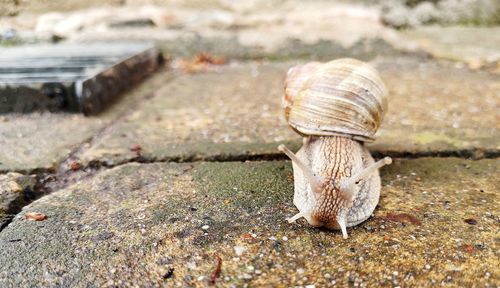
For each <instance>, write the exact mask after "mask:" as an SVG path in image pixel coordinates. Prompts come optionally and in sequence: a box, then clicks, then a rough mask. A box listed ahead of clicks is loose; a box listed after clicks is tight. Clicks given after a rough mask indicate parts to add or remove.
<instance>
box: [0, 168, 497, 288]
mask: <svg viewBox="0 0 500 288" xmlns="http://www.w3.org/2000/svg"><path fill="white" fill-rule="evenodd" d="M499 164H500V162H499V161H498V160H491V159H489V160H480V161H470V160H462V159H457V158H443V159H436V158H424V159H418V160H396V161H395V163H394V164H393V165H391V166H388V167H385V168H384V169H383V171H382V182H383V188H382V189H383V191H382V197H381V201H380V204H379V207H378V208H377V209H376V210H375V215H374V216H373V217H371V218H370V219H369V220H368V221H366V222H364V223H362V224H361V225H359V226H357V227H355V228H353V229H349V233H350V238H349V239H348V240H343V239H342V237H341V235H340V233H339V232H331V231H324V230H318V229H313V228H311V227H309V226H308V225H307V224H306V223H305V222H304V221H303V220H300V221H299V222H298V224H288V223H287V222H286V221H285V218H286V217H289V216H290V215H292V214H294V213H295V212H296V209H295V208H294V207H293V205H292V193H293V192H292V191H293V179H292V178H293V177H292V170H291V163H289V162H279V161H274V162H246V163H241V162H226V163H198V164H189V163H184V164H175V163H170V164H168V163H155V164H137V163H132V164H126V165H122V166H119V167H115V168H112V169H109V170H105V171H101V172H98V173H97V174H96V175H89V177H87V178H86V179H85V180H83V181H81V182H79V183H75V184H73V185H71V186H69V187H67V188H65V189H62V190H60V191H56V192H54V193H52V194H50V195H48V196H46V197H43V198H41V199H39V200H37V201H35V202H33V203H32V204H30V205H29V206H27V207H25V209H24V210H23V211H22V212H21V213H20V214H18V216H16V218H15V219H14V220H13V222H12V223H11V224H10V225H9V226H7V227H6V228H5V229H4V230H3V231H1V232H0V243H1V244H0V245H1V247H2V249H0V267H1V268H0V285H1V286H2V287H19V286H72V287H80V286H89V285H90V286H93V285H95V286H134V285H138V286H167V285H168V286H183V285H193V286H206V285H208V284H209V283H210V282H211V281H213V282H216V285H218V286H231V285H236V286H245V285H249V286H261V285H276V286H279V285H283V286H290V285H317V286H325V285H327V284H329V285H333V284H336V285H339V286H347V285H359V286H362V287H363V286H380V285H390V286H392V285H394V286H419V287H422V286H431V285H441V284H443V285H452V286H462V287H463V286H472V285H478V286H494V285H495V283H497V282H498V268H497V266H498V260H497V259H498V257H497V255H496V251H497V250H498V249H497V243H496V242H495V238H496V237H497V234H498V229H497V226H498V219H497V216H496V215H495V211H496V207H497V205H496V203H498V201H499V198H498V193H497V191H498V189H499V188H500V183H499V181H498V179H496V178H495V177H491V176H492V175H494V173H497V171H498V170H499V169H500V166H499ZM28 212H38V213H43V214H45V215H47V217H48V218H47V219H46V220H45V221H37V222H35V221H26V220H25V219H24V215H25V213H28ZM219 257H220V258H219ZM218 259H220V264H221V265H220V271H219V272H218V269H217V266H218V262H219V260H218Z"/></svg>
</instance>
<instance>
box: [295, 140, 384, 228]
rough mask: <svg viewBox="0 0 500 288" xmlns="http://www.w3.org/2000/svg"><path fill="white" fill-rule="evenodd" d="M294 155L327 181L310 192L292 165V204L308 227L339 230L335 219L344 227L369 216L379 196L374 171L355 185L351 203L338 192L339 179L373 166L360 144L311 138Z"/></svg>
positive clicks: (377, 176) (377, 179)
mask: <svg viewBox="0 0 500 288" xmlns="http://www.w3.org/2000/svg"><path fill="white" fill-rule="evenodd" d="M296 155H297V156H298V157H299V158H300V159H301V160H302V161H303V162H304V163H305V164H306V165H308V166H309V167H311V169H312V171H313V173H314V174H315V175H320V176H321V177H322V178H323V179H326V182H327V183H326V184H327V185H325V186H324V188H323V189H322V191H321V192H319V193H315V192H313V191H312V190H311V186H310V185H309V182H308V181H307V179H306V178H305V177H304V174H303V172H302V170H301V169H299V168H298V167H297V165H296V164H295V163H294V164H293V174H294V175H293V176H294V179H295V194H294V198H293V204H294V205H295V206H296V207H297V208H298V209H299V211H300V212H303V213H305V215H309V217H306V219H307V220H308V222H309V223H310V224H311V225H313V226H316V227H326V228H330V229H340V227H339V225H338V222H337V218H338V217H340V218H343V219H345V220H346V226H347V227H352V226H355V225H357V224H359V223H361V222H363V221H364V220H366V219H367V218H368V217H370V215H371V214H372V212H373V210H374V209H375V207H376V206H377V204H378V199H379V195H380V177H379V173H378V170H375V171H373V172H372V173H371V174H370V175H369V176H368V177H365V178H363V179H362V180H361V181H360V182H359V184H358V185H356V191H355V196H354V199H352V200H353V201H351V202H349V199H345V198H344V197H343V196H342V194H341V193H340V191H339V188H340V187H339V183H340V180H342V179H345V178H349V177H351V176H353V175H354V174H355V172H356V171H359V170H362V169H363V168H364V167H368V166H369V165H371V164H374V163H375V161H374V160H373V158H372V156H371V155H370V152H368V150H367V149H366V148H365V147H364V146H363V144H361V143H359V142H358V141H355V140H352V139H349V138H346V137H339V136H332V137H315V138H312V139H311V140H310V141H309V143H308V144H307V145H304V146H302V148H301V149H300V150H299V151H298V152H297V154H296ZM308 218H309V219H308Z"/></svg>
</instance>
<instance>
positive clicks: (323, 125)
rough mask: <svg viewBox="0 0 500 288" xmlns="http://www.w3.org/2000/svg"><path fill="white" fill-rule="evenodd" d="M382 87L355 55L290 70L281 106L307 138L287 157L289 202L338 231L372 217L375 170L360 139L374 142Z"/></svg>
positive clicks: (381, 112) (376, 181) (381, 106)
mask: <svg viewBox="0 0 500 288" xmlns="http://www.w3.org/2000/svg"><path fill="white" fill-rule="evenodd" d="M386 97H387V91H386V88H385V86H384V84H383V82H382V80H381V79H380V77H379V75H378V73H377V71H376V70H375V69H374V68H372V67H371V66H369V65H368V64H366V63H364V62H361V61H358V60H355V59H348V58H345V59H338V60H334V61H331V62H327V63H318V62H312V63H309V64H306V65H302V66H296V67H292V68H290V70H289V72H288V75H287V79H286V86H285V96H284V98H283V106H284V109H285V117H286V119H287V121H288V124H289V125H290V127H291V128H292V129H294V130H295V131H296V132H297V133H299V134H300V135H302V136H303V137H304V141H303V146H302V147H301V148H300V150H299V151H298V152H297V153H296V154H294V153H293V152H292V151H290V150H289V149H288V148H286V147H285V146H284V145H280V146H279V147H278V149H279V150H280V151H282V152H284V153H285V154H286V155H287V156H288V157H289V158H290V159H291V160H292V165H293V171H294V186H295V187H294V190H295V191H294V200H293V203H294V205H295V206H296V207H297V208H298V209H299V213H298V214H296V215H295V216H293V217H291V218H290V219H289V222H295V221H296V220H297V219H299V218H301V217H304V218H305V219H306V220H307V221H308V222H309V224H311V225H312V226H315V227H325V228H328V229H340V230H341V231H342V234H343V237H344V238H347V229H346V228H347V227H351V226H355V225H357V224H359V223H361V222H363V221H365V220H366V219H368V218H369V217H370V215H371V214H372V212H373V211H374V209H375V207H376V206H377V204H378V200H379V195H380V188H381V185H380V176H379V173H378V168H380V167H382V166H384V165H386V164H390V163H391V162H392V160H391V159H390V158H389V157H386V158H384V159H382V160H380V161H378V162H375V161H374V159H373V158H372V156H371V155H370V152H369V151H368V150H367V149H366V147H365V146H364V142H369V141H373V140H374V139H375V138H374V135H375V132H376V131H377V129H378V127H379V126H380V123H381V121H382V119H383V117H384V114H385V111H386V110H387V98H386Z"/></svg>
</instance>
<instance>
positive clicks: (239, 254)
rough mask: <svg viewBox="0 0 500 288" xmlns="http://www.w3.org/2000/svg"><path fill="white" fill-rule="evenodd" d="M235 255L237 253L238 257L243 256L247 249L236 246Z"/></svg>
mask: <svg viewBox="0 0 500 288" xmlns="http://www.w3.org/2000/svg"><path fill="white" fill-rule="evenodd" d="M233 248H234V253H236V255H237V256H241V255H243V253H245V251H247V248H245V247H243V246H234V247H233Z"/></svg>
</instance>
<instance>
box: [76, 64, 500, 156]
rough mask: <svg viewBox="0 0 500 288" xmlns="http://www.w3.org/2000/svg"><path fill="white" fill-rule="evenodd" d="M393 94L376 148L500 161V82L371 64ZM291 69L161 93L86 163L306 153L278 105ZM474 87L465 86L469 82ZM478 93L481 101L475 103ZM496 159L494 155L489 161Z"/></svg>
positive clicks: (251, 72)
mask: <svg viewBox="0 0 500 288" xmlns="http://www.w3.org/2000/svg"><path fill="white" fill-rule="evenodd" d="M373 63H374V65H375V66H377V67H378V68H379V70H380V72H381V74H382V77H383V79H384V81H385V82H386V84H387V87H388V88H389V92H390V96H389V111H388V113H387V115H386V119H385V120H384V123H383V125H382V129H381V131H380V136H379V138H378V139H377V141H375V142H374V143H373V144H371V147H372V150H374V151H376V152H379V153H382V154H385V153H388V154H392V155H408V154H414V155H430V154H446V155H449V154H453V155H461V154H463V155H465V156H472V155H471V154H473V151H475V149H477V150H478V154H479V155H475V156H478V157H480V156H481V155H483V156H484V153H486V154H487V155H490V154H492V155H493V154H495V153H498V152H497V151H498V148H499V147H498V143H499V133H498V131H499V129H500V126H499V122H498V119H497V118H498V117H497V115H498V113H497V111H498V109H499V108H500V106H499V105H500V94H499V93H500V82H498V80H497V78H496V77H495V76H493V75H491V74H488V73H485V72H476V71H470V70H468V69H465V68H456V67H454V66H453V65H452V64H450V63H443V64H439V63H436V62H433V61H427V60H425V59H420V58H408V57H404V58H379V59H377V60H376V61H374V62H373ZM290 65H291V64H290V63H285V64H260V63H250V64H235V65H231V66H228V67H220V68H218V69H217V70H215V71H211V72H207V73H201V74H195V75H183V76H180V77H178V78H176V79H175V80H173V81H172V82H171V83H169V84H167V85H165V86H163V87H162V88H161V89H160V90H159V91H158V92H157V94H156V97H155V98H153V99H151V100H150V101H149V102H148V103H145V104H144V105H143V106H142V107H140V109H137V110H136V111H134V112H133V113H131V114H130V115H128V117H127V118H126V119H125V120H124V121H121V122H120V123H117V124H116V125H115V127H113V129H109V133H106V134H104V135H102V137H100V138H99V139H98V140H97V141H96V142H95V143H94V144H93V145H92V146H91V147H90V148H89V149H87V150H85V151H83V153H81V154H79V155H76V156H77V158H79V159H81V160H83V162H84V163H89V162H92V161H98V162H102V163H104V164H107V165H114V164H116V163H121V162H124V161H128V160H130V159H134V158H137V156H138V153H137V152H136V151H131V148H132V147H133V146H134V145H137V144H138V145H140V146H141V148H142V149H141V151H140V156H141V157H142V159H143V160H144V159H146V160H148V161H152V160H164V159H184V160H186V159H191V160H193V159H228V158H230V159H233V158H237V159H239V158H240V157H242V156H245V155H247V156H250V157H251V156H252V155H263V154H276V153H277V150H276V146H277V145H278V143H282V142H284V143H288V144H290V143H291V145H292V146H293V147H294V148H298V145H299V144H300V140H299V136H298V135H296V134H295V133H294V132H292V130H291V129H290V128H288V126H287V125H286V123H285V120H284V117H283V111H282V108H281V105H280V101H281V95H282V93H283V91H282V90H283V88H282V87H283V81H284V76H285V74H286V69H287V67H289V66H290ZM464 83H466V84H464ZM477 95H482V96H481V97H477ZM488 153H489V154H488Z"/></svg>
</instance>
